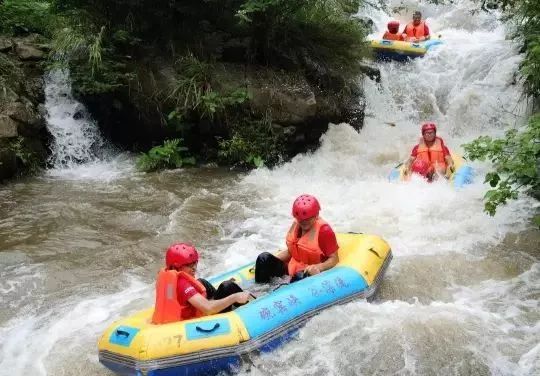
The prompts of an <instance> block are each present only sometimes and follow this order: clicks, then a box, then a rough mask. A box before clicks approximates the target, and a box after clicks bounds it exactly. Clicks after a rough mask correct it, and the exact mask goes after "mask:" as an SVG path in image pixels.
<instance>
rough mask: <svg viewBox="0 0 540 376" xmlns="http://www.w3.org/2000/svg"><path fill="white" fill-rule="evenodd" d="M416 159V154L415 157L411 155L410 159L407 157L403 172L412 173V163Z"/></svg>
mask: <svg viewBox="0 0 540 376" xmlns="http://www.w3.org/2000/svg"><path fill="white" fill-rule="evenodd" d="M415 159H416V156H414V157H413V156H412V155H411V156H410V157H409V159H407V160H406V161H405V167H404V169H403V172H404V174H405V175H409V174H410V173H411V165H412V163H413V162H414V160H415Z"/></svg>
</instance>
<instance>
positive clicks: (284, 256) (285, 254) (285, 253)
mask: <svg viewBox="0 0 540 376" xmlns="http://www.w3.org/2000/svg"><path fill="white" fill-rule="evenodd" d="M275 256H276V257H277V258H278V259H280V260H281V261H283V262H285V263H287V262H289V260H290V259H291V254H290V253H289V250H288V249H280V250H279V252H278V253H276V254H275Z"/></svg>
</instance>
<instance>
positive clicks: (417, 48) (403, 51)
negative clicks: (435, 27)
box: [371, 38, 442, 61]
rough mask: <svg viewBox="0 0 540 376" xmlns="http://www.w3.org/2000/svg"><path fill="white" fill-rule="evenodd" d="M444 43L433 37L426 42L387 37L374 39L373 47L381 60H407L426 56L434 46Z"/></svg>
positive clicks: (376, 55)
mask: <svg viewBox="0 0 540 376" xmlns="http://www.w3.org/2000/svg"><path fill="white" fill-rule="evenodd" d="M439 44H442V41H441V40H440V39H438V38H432V39H429V40H426V41H424V42H417V43H416V42H403V41H395V40H386V39H374V40H372V41H371V48H373V51H374V52H375V57H376V58H377V59H379V60H396V61H405V60H407V59H414V58H416V57H422V56H424V55H425V54H426V53H427V52H428V51H429V50H430V49H431V48H432V47H433V46H437V45H439Z"/></svg>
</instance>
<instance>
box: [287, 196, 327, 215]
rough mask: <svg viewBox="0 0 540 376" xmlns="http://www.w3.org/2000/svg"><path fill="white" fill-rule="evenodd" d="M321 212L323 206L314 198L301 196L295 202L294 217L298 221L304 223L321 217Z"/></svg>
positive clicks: (293, 207)
mask: <svg viewBox="0 0 540 376" xmlns="http://www.w3.org/2000/svg"><path fill="white" fill-rule="evenodd" d="M319 210H321V206H320V205H319V201H317V199H316V198H315V197H314V196H312V195H301V196H298V197H297V198H296V200H294V203H293V206H292V215H293V217H294V218H296V220H297V221H303V220H305V219H308V218H312V217H315V216H316V215H319Z"/></svg>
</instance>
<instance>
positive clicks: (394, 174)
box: [388, 152, 474, 188]
mask: <svg viewBox="0 0 540 376" xmlns="http://www.w3.org/2000/svg"><path fill="white" fill-rule="evenodd" d="M450 154H451V155H452V159H453V160H454V166H455V169H454V172H453V173H452V175H450V179H449V182H450V183H451V184H452V185H453V186H454V187H455V188H461V187H463V186H464V185H467V184H471V183H472V181H473V177H474V171H473V169H472V167H471V166H469V165H467V164H466V163H465V160H464V159H463V157H462V156H461V155H458V154H454V153H452V152H451V153H450ZM388 179H389V180H390V181H397V180H401V181H404V180H407V178H406V177H405V164H403V163H401V164H399V165H398V166H397V167H395V168H394V169H392V171H390V175H389V176H388Z"/></svg>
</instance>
